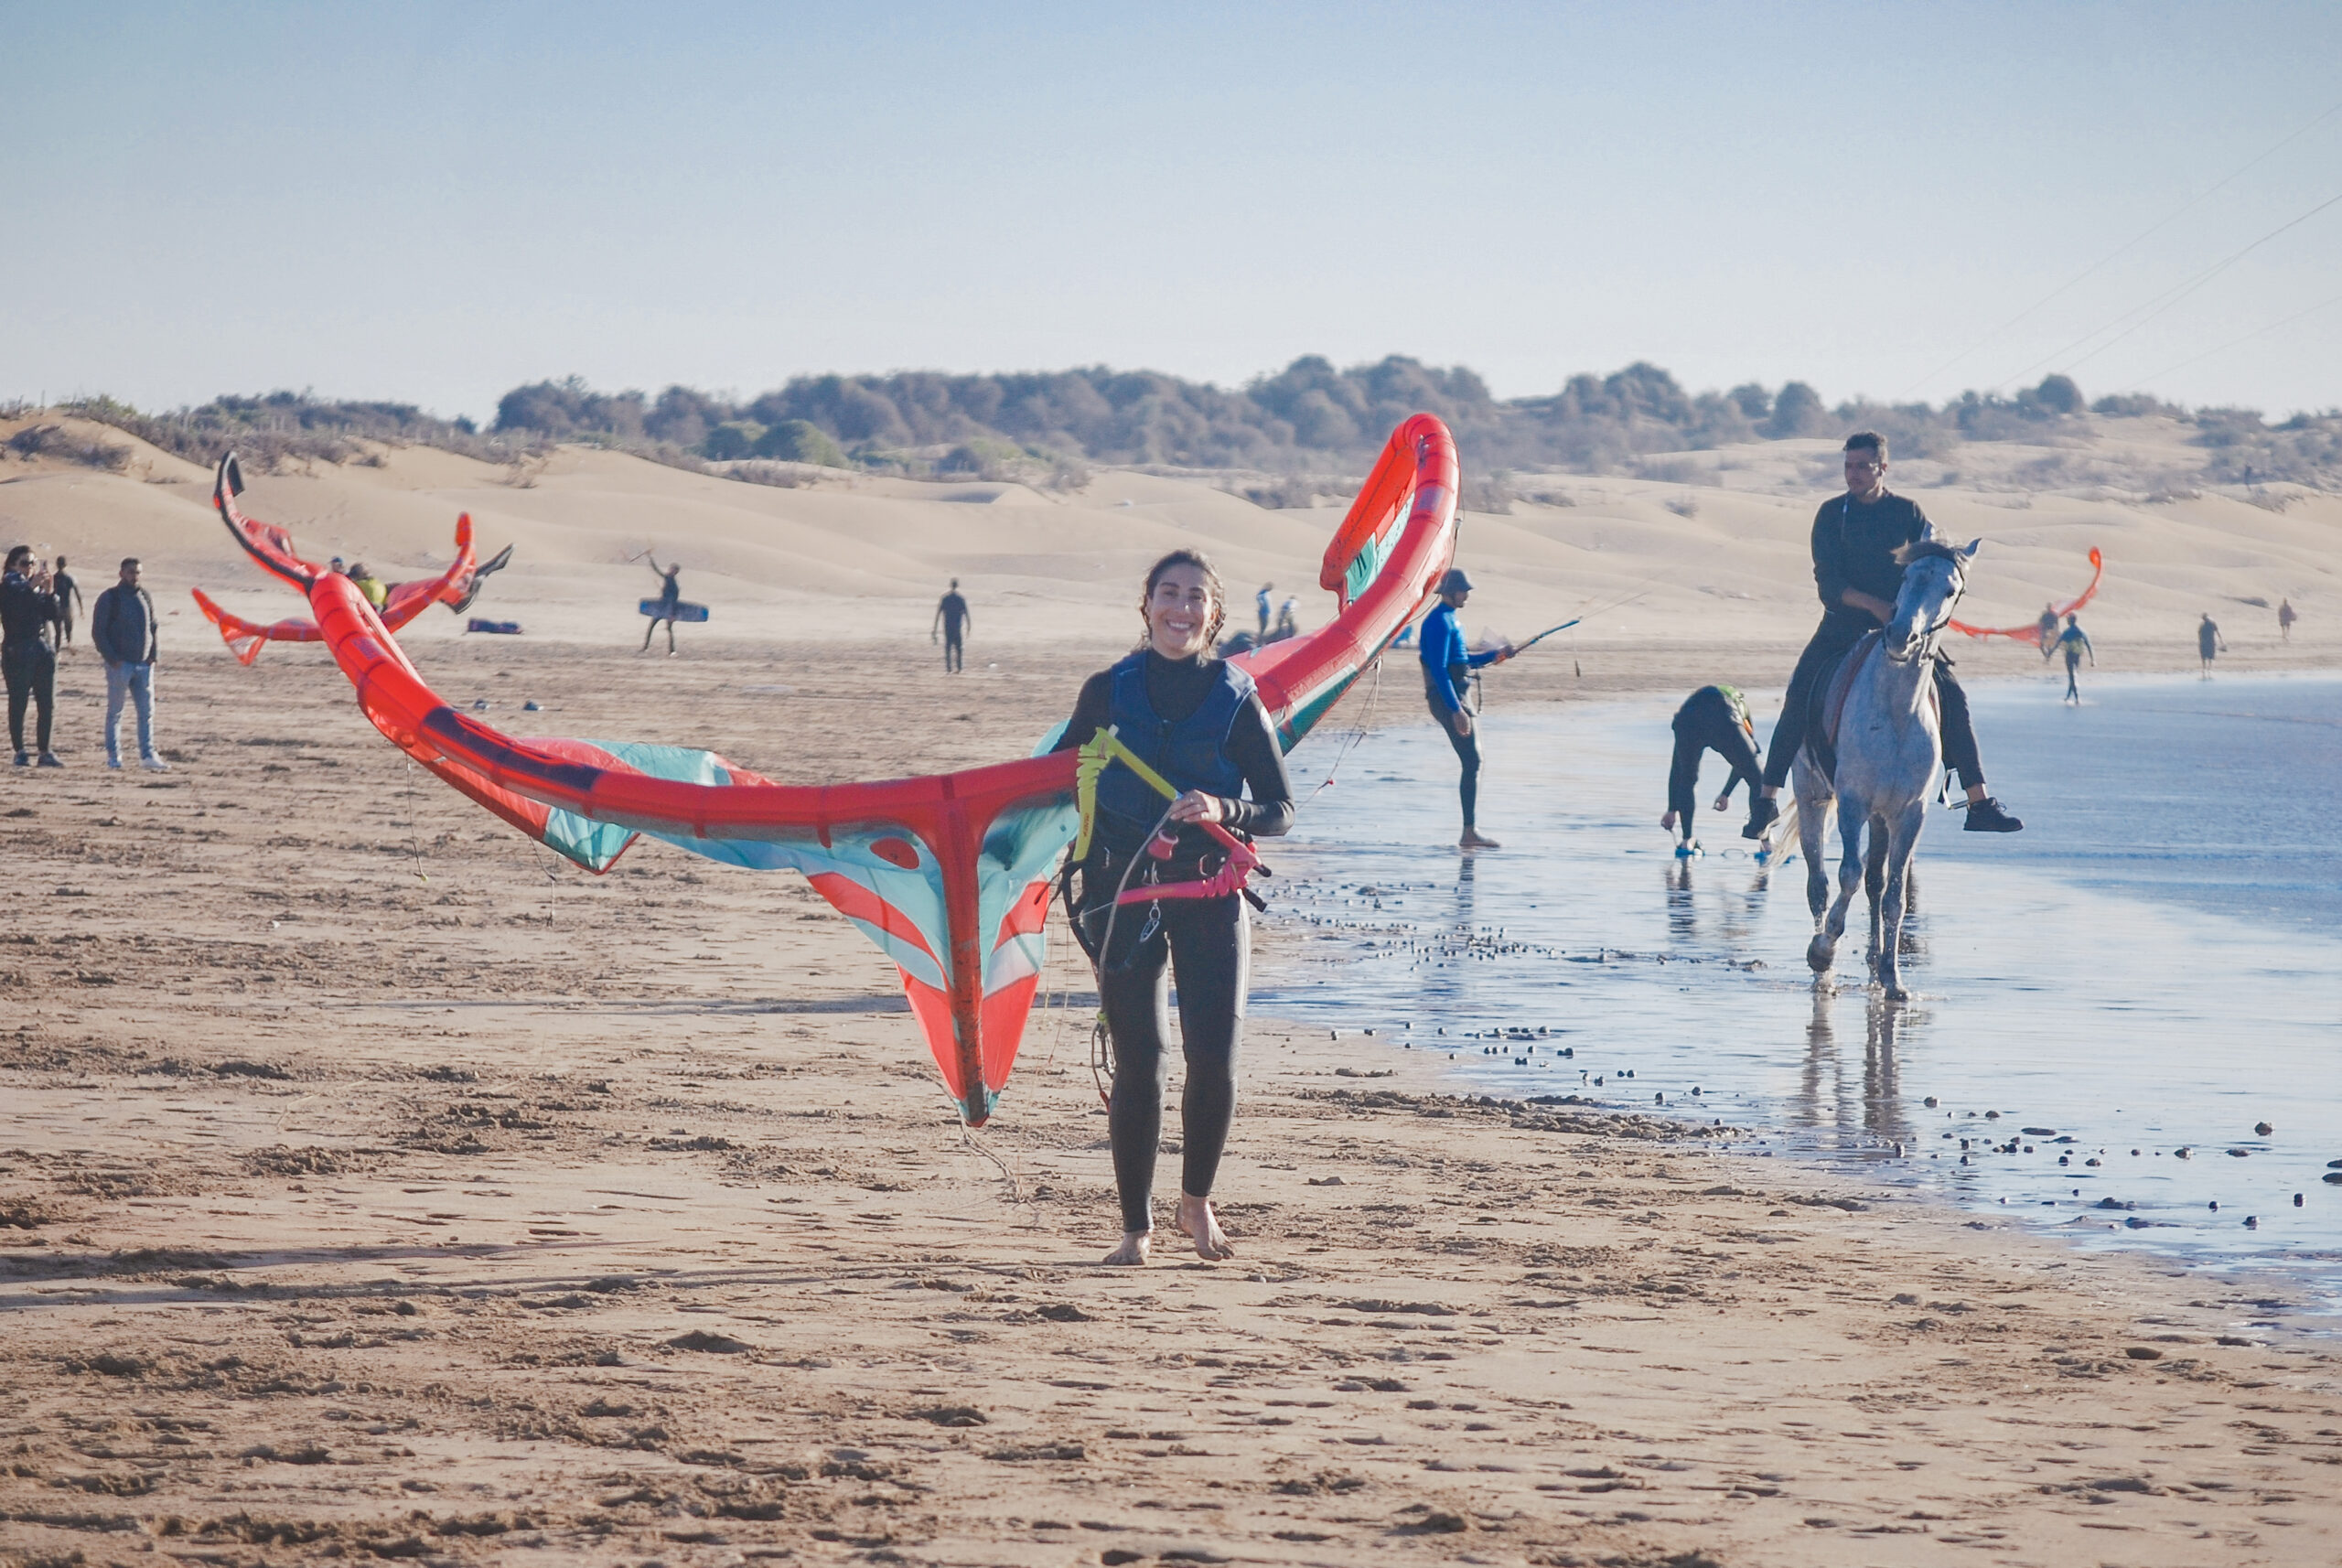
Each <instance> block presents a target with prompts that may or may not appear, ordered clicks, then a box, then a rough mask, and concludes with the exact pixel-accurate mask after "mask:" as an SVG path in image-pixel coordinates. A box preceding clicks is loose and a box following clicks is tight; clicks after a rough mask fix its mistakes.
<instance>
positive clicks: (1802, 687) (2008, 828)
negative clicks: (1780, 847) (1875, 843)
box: [1740, 430, 2025, 839]
mask: <svg viewBox="0 0 2342 1568" xmlns="http://www.w3.org/2000/svg"><path fill="white" fill-rule="evenodd" d="M1845 467H1846V493H1845V494H1844V495H1842V496H1838V497H1834V498H1832V499H1829V500H1826V501H1823V502H1822V503H1821V510H1819V511H1817V512H1815V513H1814V514H1813V582H1814V585H1815V587H1817V588H1818V589H1819V590H1820V591H1821V625H1820V626H1818V627H1816V628H1814V630H1813V639H1812V640H1811V641H1810V642H1808V643H1807V644H1806V645H1805V651H1804V652H1803V653H1801V654H1799V656H1798V660H1797V672H1796V673H1795V674H1793V675H1791V676H1790V677H1789V695H1788V696H1787V697H1785V698H1783V699H1782V703H1781V717H1780V722H1779V723H1778V724H1777V725H1774V726H1773V746H1772V749H1771V750H1770V751H1768V752H1767V753H1766V756H1765V788H1764V790H1763V792H1762V793H1759V794H1757V795H1756V797H1755V798H1754V799H1753V800H1750V801H1749V803H1748V825H1747V826H1746V827H1744V828H1742V829H1741V830H1740V835H1741V837H1743V838H1752V839H1753V838H1761V837H1763V836H1764V832H1765V830H1766V829H1767V828H1768V827H1770V826H1772V824H1773V822H1774V819H1776V818H1778V816H1779V815H1780V814H1781V809H1780V806H1779V805H1778V803H1777V802H1776V800H1775V797H1776V796H1778V795H1779V794H1780V792H1781V786H1782V785H1783V784H1786V783H1787V782H1789V766H1790V765H1791V764H1792V763H1794V762H1795V761H1796V760H1797V754H1798V748H1799V746H1803V745H1804V744H1805V725H1806V715H1807V710H1808V709H1809V708H1810V706H1811V705H1812V699H1813V687H1814V683H1815V682H1818V681H1819V680H1821V673H1822V671H1824V670H1826V669H1828V668H1829V666H1830V664H1831V662H1832V660H1835V659H1836V658H1837V657H1838V656H1839V655H1840V654H1842V653H1843V652H1845V651H1846V650H1848V649H1850V648H1852V647H1853V645H1854V644H1855V643H1857V642H1859V641H1861V640H1862V637H1863V634H1864V632H1866V631H1871V630H1875V628H1879V627H1882V626H1885V624H1886V623H1887V622H1888V621H1889V620H1891V619H1893V618H1894V616H1895V596H1896V594H1898V593H1900V592H1901V591H1902V585H1903V568H1902V567H1901V566H1899V565H1897V564H1896V561H1895V552H1896V550H1897V549H1898V548H1900V547H1901V546H1903V545H1906V544H1908V543H1910V542H1913V541H1914V540H1916V539H1918V537H1919V536H1920V534H1921V533H1922V532H1924V531H1925V530H1926V528H1927V526H1928V518H1927V514H1926V513H1925V512H1923V511H1921V510H1919V509H1918V506H1917V505H1916V504H1915V503H1914V502H1912V501H1910V500H1908V499H1906V498H1904V497H1902V496H1898V495H1896V493H1895V492H1894V491H1892V490H1890V489H1887V488H1886V437H1885V436H1884V435H1879V434H1878V433H1876V432H1875V431H1870V430H1864V431H1861V432H1859V433H1857V434H1855V435H1849V436H1847V437H1846V464H1845ZM1936 699H1937V706H1938V709H1939V716H1940V718H1941V720H1942V734H1943V763H1944V766H1945V767H1946V768H1950V769H1951V770H1952V771H1954V772H1956V773H1958V774H1959V775H1960V781H1961V784H1963V785H1965V786H1966V787H1967V790H1968V805H1967V811H1968V821H1967V822H1966V823H1965V824H1963V825H1964V826H1965V827H1966V828H1967V830H1968V831H1969V832H1971V833H2013V832H2021V831H2022V830H2023V829H2024V827H2025V824H2024V823H2023V822H2019V821H2018V820H2017V819H2016V818H2014V817H2013V816H2011V815H2009V813H2008V812H2007V811H2004V810H2003V809H2002V807H2001V803H2000V802H1999V801H1998V800H1994V799H1993V796H1992V794H1991V792H1990V791H1989V790H1987V789H1985V787H1984V762H1983V757H1982V754H1981V753H1980V752H1978V750H1977V749H1976V729H1975V726H1974V725H1972V724H1971V723H1970V722H1969V717H1968V693H1965V692H1963V691H1961V689H1960V682H1958V681H1956V680H1954V679H1953V678H1952V673H1951V665H1950V660H1946V659H1944V658H1943V657H1942V656H1941V655H1939V656H1938V657H1937V661H1936Z"/></svg>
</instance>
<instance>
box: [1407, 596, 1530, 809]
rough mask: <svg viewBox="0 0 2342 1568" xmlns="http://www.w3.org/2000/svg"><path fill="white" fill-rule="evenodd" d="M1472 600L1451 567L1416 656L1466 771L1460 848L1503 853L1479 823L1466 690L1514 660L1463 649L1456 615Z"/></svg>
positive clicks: (1428, 698)
mask: <svg viewBox="0 0 2342 1568" xmlns="http://www.w3.org/2000/svg"><path fill="white" fill-rule="evenodd" d="M1471 596H1472V579H1471V578H1469V577H1467V576H1466V575H1464V568H1462V567H1461V566H1450V567H1449V568H1448V569H1447V574H1446V575H1445V576H1443V577H1442V578H1440V580H1439V603H1437V604H1436V605H1434V606H1433V607H1432V611H1431V614H1429V615H1427V616H1425V617H1423V632H1422V635H1421V637H1420V639H1418V641H1417V645H1416V649H1415V657H1416V658H1418V659H1420V660H1423V700H1424V702H1426V703H1429V704H1430V706H1431V716H1432V717H1433V718H1434V719H1436V720H1438V721H1439V727H1440V728H1441V729H1442V730H1443V731H1445V733H1446V736H1447V744H1448V745H1449V746H1454V747H1455V748H1456V762H1457V764H1458V765H1459V766H1460V767H1461V768H1463V777H1462V778H1461V779H1459V780H1458V781H1457V783H1456V794H1457V795H1458V796H1459V797H1460V798H1461V799H1462V800H1463V802H1464V836H1463V837H1462V838H1460V839H1458V840H1457V841H1456V848H1458V849H1500V848H1502V847H1503V846H1502V845H1500V844H1499V843H1497V841H1496V840H1494V839H1492V838H1488V837H1487V836H1486V835H1484V834H1483V833H1482V832H1480V830H1479V827H1478V825H1477V823H1478V818H1479V804H1480V740H1479V736H1477V735H1476V734H1474V733H1473V727H1474V726H1473V724H1472V715H1471V713H1470V712H1469V711H1468V710H1467V709H1466V707H1465V706H1464V688H1465V687H1466V685H1468V684H1469V683H1470V682H1471V679H1472V671H1475V670H1478V669H1481V668H1483V667H1484V666H1487V665H1490V664H1501V663H1503V662H1504V661H1505V660H1508V659H1509V658H1511V657H1512V650H1511V649H1509V648H1492V649H1490V650H1488V651H1487V652H1485V653H1466V652H1465V651H1464V633H1463V630H1462V628H1459V627H1457V626H1456V611H1457V610H1460V609H1462V608H1463V607H1464V604H1465V601H1466V600H1467V599H1469V598H1470V597H1471Z"/></svg>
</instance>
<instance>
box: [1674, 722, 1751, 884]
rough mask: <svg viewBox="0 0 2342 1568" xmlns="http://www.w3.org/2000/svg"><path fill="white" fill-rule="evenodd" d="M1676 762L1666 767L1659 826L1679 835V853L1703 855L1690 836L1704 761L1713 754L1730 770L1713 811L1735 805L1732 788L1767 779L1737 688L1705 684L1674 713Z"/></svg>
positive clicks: (1697, 842)
mask: <svg viewBox="0 0 2342 1568" xmlns="http://www.w3.org/2000/svg"><path fill="white" fill-rule="evenodd" d="M1674 730H1675V758H1674V761H1673V762H1672V763H1671V764H1670V765H1669V767H1668V769H1667V814H1666V815H1665V816H1663V817H1661V818H1660V819H1659V825H1660V827H1662V828H1666V829H1669V830H1671V832H1674V833H1675V835H1676V839H1675V853H1676V854H1678V855H1680V856H1682V857H1684V858H1687V859H1688V858H1689V857H1691V856H1692V855H1694V854H1699V853H1700V841H1699V840H1698V839H1697V838H1695V837H1693V836H1692V814H1693V813H1694V812H1695V811H1697V810H1698V809H1699V803H1700V761H1701V757H1702V756H1703V754H1704V753H1706V752H1711V751H1713V752H1714V753H1715V754H1716V755H1717V756H1718V757H1723V758H1724V765H1725V766H1726V767H1727V768H1730V769H1731V770H1732V771H1731V772H1730V773H1728V774H1727V775H1726V776H1725V778H1724V788H1723V789H1721V790H1720V791H1718V792H1717V795H1716V800H1715V805H1714V807H1713V808H1711V809H1712V810H1714V811H1724V810H1725V809H1727V808H1728V807H1730V806H1731V804H1732V791H1733V787H1734V786H1735V785H1736V784H1738V783H1739V782H1740V781H1741V780H1742V779H1746V780H1747V781H1748V788H1749V790H1750V792H1751V793H1754V792H1755V791H1756V789H1760V788H1762V787H1763V785H1764V782H1765V775H1764V773H1763V771H1762V769H1761V768H1759V767H1758V766H1757V762H1756V721H1755V720H1754V719H1752V718H1750V717H1749V714H1748V699H1747V698H1746V697H1744V696H1742V695H1741V694H1740V688H1738V687H1737V686H1703V687H1701V688H1700V689H1699V690H1698V691H1696V692H1694V693H1692V694H1691V695H1690V696H1689V697H1687V698H1685V699H1684V700H1683V705H1682V706H1681V707H1680V708H1678V709H1676V710H1675V721H1674Z"/></svg>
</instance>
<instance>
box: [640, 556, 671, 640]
mask: <svg viewBox="0 0 2342 1568" xmlns="http://www.w3.org/2000/svg"><path fill="white" fill-rule="evenodd" d="M642 556H643V559H644V560H646V561H648V562H650V575H652V576H654V577H656V578H658V579H659V597H658V599H657V601H656V602H655V603H653V604H652V605H651V607H650V626H649V627H647V628H644V630H643V633H642V646H641V647H640V648H639V649H638V650H636V651H637V652H638V653H648V652H650V639H651V638H652V637H654V636H656V635H657V633H658V630H659V623H660V622H661V621H665V622H666V623H667V657H668V658H670V659H672V658H673V657H674V656H675V617H676V616H677V615H679V614H681V613H682V605H683V590H682V585H680V584H679V583H678V582H677V581H676V579H677V578H679V577H681V576H682V574H683V569H682V567H681V566H663V567H662V566H661V565H660V564H659V557H658V556H656V555H654V554H652V553H650V551H648V550H646V551H644V552H643V553H642Z"/></svg>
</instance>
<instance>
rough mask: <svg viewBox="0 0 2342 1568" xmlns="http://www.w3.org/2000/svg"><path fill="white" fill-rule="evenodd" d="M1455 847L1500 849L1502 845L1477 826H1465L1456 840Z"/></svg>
mask: <svg viewBox="0 0 2342 1568" xmlns="http://www.w3.org/2000/svg"><path fill="white" fill-rule="evenodd" d="M1503 847H1504V845H1502V844H1500V843H1497V841H1496V840H1494V839H1492V838H1490V837H1488V835H1487V834H1486V833H1484V832H1480V831H1479V829H1477V828H1466V829H1465V830H1464V836H1463V837H1462V838H1460V839H1457V840H1456V848H1457V849H1502V848H1503Z"/></svg>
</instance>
